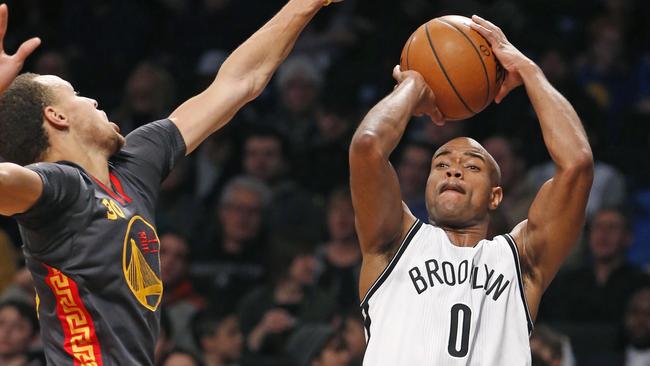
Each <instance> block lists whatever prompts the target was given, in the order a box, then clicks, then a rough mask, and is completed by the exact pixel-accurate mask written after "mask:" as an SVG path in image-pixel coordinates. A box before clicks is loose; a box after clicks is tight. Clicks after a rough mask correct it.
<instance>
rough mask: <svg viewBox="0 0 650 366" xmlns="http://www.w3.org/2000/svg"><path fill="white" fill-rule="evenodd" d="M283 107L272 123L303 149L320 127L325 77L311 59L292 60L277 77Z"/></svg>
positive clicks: (297, 57) (280, 69)
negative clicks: (316, 126)
mask: <svg viewBox="0 0 650 366" xmlns="http://www.w3.org/2000/svg"><path fill="white" fill-rule="evenodd" d="M276 82H277V84H276V85H277V89H278V92H279V98H280V105H279V107H278V109H277V112H276V113H275V114H274V115H273V116H272V117H271V118H270V119H269V122H268V123H269V124H270V125H272V126H273V127H274V128H277V129H278V131H279V132H280V133H282V134H283V135H284V136H287V137H288V138H289V141H290V143H291V146H295V147H297V148H299V149H300V148H301V147H302V146H303V145H304V144H305V141H307V137H308V136H309V132H310V131H311V130H312V129H313V127H314V125H315V124H316V112H317V107H318V101H319V96H320V91H321V87H322V84H323V75H322V73H321V71H320V70H319V69H318V67H317V66H315V63H314V61H313V60H311V59H310V58H309V57H307V56H293V57H290V58H288V59H287V60H286V61H285V62H284V63H283V64H282V66H280V68H279V69H278V74H277V77H276Z"/></svg>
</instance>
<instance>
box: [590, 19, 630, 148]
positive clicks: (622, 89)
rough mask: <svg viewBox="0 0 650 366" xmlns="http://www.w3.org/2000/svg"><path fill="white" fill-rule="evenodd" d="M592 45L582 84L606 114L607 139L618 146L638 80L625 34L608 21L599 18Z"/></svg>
mask: <svg viewBox="0 0 650 366" xmlns="http://www.w3.org/2000/svg"><path fill="white" fill-rule="evenodd" d="M589 31H590V36H591V43H590V45H589V49H588V50H587V52H586V54H585V55H584V56H582V58H581V59H580V60H579V63H580V65H579V69H578V80H579V82H580V84H581V85H582V87H583V88H584V90H585V91H586V92H587V94H589V95H590V96H591V97H592V98H593V99H594V100H595V101H596V103H597V105H598V107H599V108H601V109H603V110H604V111H605V115H606V126H605V129H604V130H605V135H604V136H603V137H605V138H606V139H607V142H608V143H609V144H612V143H617V142H618V139H619V138H620V131H621V128H622V126H623V124H624V121H623V120H621V116H622V115H623V114H624V112H625V110H626V109H627V108H630V107H631V106H632V103H634V101H635V98H634V96H635V93H634V91H635V90H634V80H633V78H632V77H631V70H630V62H629V60H628V59H626V57H625V56H626V52H627V50H626V49H625V42H623V30H622V29H621V27H620V24H617V22H615V21H612V20H611V19H608V18H607V17H598V18H595V19H594V20H593V21H592V22H591V24H590V27H589Z"/></svg>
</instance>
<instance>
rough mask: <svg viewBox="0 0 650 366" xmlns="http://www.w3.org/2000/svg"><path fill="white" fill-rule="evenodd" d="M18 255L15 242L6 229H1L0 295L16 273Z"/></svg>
mask: <svg viewBox="0 0 650 366" xmlns="http://www.w3.org/2000/svg"><path fill="white" fill-rule="evenodd" d="M16 262H17V255H16V249H15V247H14V244H13V243H12V242H11V240H10V239H9V236H8V235H7V234H6V233H5V231H4V230H2V229H0V296H2V293H3V292H4V290H5V288H7V287H8V286H9V285H10V284H11V282H12V281H13V278H14V274H15V273H16Z"/></svg>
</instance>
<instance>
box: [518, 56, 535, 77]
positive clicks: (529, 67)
mask: <svg viewBox="0 0 650 366" xmlns="http://www.w3.org/2000/svg"><path fill="white" fill-rule="evenodd" d="M515 69H516V70H517V73H519V75H521V77H522V78H525V77H526V76H529V75H534V74H537V73H541V72H542V69H540V67H539V66H537V64H536V63H534V62H533V61H532V60H530V59H529V58H525V59H523V60H522V61H521V62H519V63H518V64H517V65H516V66H515Z"/></svg>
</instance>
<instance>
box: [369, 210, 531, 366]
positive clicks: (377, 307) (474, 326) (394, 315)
mask: <svg viewBox="0 0 650 366" xmlns="http://www.w3.org/2000/svg"><path fill="white" fill-rule="evenodd" d="M361 308H362V311H363V316H364V318H365V328H366V341H367V342H368V347H367V351H366V355H365V358H364V365H366V366H381V365H391V366H395V365H409V366H415V365H436V366H460V365H472V366H479V365H481V366H492V365H493V366H496V365H507V366H520V365H522V366H523V365H530V364H531V356H530V346H529V340H528V337H529V334H530V332H531V331H532V321H531V318H530V314H529V313H528V306H527V304H526V298H525V296H524V289H523V282H522V278H521V270H520V265H519V255H518V252H517V247H516V245H515V242H514V240H513V239H512V237H510V235H508V234H506V235H501V236H498V237H495V238H494V239H493V240H482V241H480V242H479V243H478V244H476V246H475V247H458V246H455V245H454V244H453V243H451V242H450V240H449V238H448V237H447V234H446V233H445V232H444V230H442V229H440V228H438V227H435V226H433V225H428V224H423V223H422V222H420V221H416V222H415V223H414V224H413V226H412V227H411V229H410V230H409V232H408V234H407V236H406V238H405V239H404V242H403V243H402V244H401V245H400V247H399V249H398V251H397V253H396V254H395V256H394V257H393V259H392V260H391V261H390V262H389V264H388V266H387V267H386V269H385V270H384V272H383V273H382V274H381V275H380V276H379V278H378V279H377V280H376V281H375V283H374V284H373V285H372V286H371V287H370V289H369V291H368V293H367V294H366V296H365V298H364V299H363V301H362V303H361Z"/></svg>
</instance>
